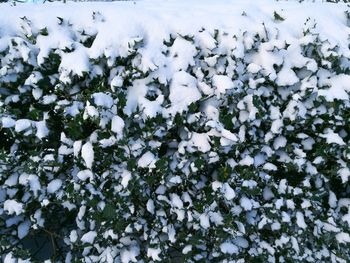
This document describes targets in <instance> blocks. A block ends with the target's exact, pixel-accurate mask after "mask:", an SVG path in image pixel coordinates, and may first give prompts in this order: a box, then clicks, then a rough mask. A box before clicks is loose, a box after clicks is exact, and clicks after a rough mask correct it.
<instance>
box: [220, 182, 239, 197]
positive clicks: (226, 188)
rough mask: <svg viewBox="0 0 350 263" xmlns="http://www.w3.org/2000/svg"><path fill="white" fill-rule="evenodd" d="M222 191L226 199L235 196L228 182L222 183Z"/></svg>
mask: <svg viewBox="0 0 350 263" xmlns="http://www.w3.org/2000/svg"><path fill="white" fill-rule="evenodd" d="M222 191H223V193H224V196H225V198H226V199H227V200H228V201H230V200H232V199H233V198H235V197H236V193H235V191H234V190H233V189H232V188H231V186H230V185H229V184H228V183H224V184H223V187H222Z"/></svg>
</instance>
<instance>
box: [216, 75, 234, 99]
mask: <svg viewBox="0 0 350 263" xmlns="http://www.w3.org/2000/svg"><path fill="white" fill-rule="evenodd" d="M213 86H214V87H215V88H216V89H217V91H218V93H219V94H220V93H222V94H224V93H226V90H230V89H233V87H234V86H233V82H232V80H231V79H230V78H229V77H228V76H225V75H215V76H214V77H213Z"/></svg>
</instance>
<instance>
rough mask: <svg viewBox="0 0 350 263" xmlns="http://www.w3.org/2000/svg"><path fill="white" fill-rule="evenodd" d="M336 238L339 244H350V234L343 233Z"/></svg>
mask: <svg viewBox="0 0 350 263" xmlns="http://www.w3.org/2000/svg"><path fill="white" fill-rule="evenodd" d="M335 238H336V239H337V241H338V242H339V243H350V235H349V233H345V232H341V233H338V234H336V236H335Z"/></svg>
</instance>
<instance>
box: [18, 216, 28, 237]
mask: <svg viewBox="0 0 350 263" xmlns="http://www.w3.org/2000/svg"><path fill="white" fill-rule="evenodd" d="M30 226H31V223H30V221H29V220H26V221H24V222H22V223H21V224H20V225H19V226H18V231H17V235H18V238H19V239H22V238H24V237H25V236H26V235H28V232H29V229H30Z"/></svg>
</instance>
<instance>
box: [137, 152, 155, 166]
mask: <svg viewBox="0 0 350 263" xmlns="http://www.w3.org/2000/svg"><path fill="white" fill-rule="evenodd" d="M155 162H156V159H155V156H154V154H153V153H151V152H150V151H148V152H146V153H144V154H143V155H142V156H141V158H140V159H139V160H138V161H137V165H138V166H139V167H141V168H146V167H149V168H155V167H156V166H155Z"/></svg>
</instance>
